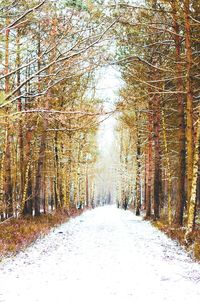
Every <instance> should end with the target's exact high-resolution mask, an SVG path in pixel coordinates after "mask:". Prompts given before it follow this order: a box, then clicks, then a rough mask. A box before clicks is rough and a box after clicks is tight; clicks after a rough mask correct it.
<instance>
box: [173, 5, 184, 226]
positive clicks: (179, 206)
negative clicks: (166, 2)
mask: <svg viewBox="0 0 200 302" xmlns="http://www.w3.org/2000/svg"><path fill="white" fill-rule="evenodd" d="M171 6H172V10H173V14H172V15H173V23H174V31H175V35H174V41H175V53H176V76H177V81H176V87H177V91H179V93H178V94H177V102H178V146H179V150H178V152H179V155H178V198H177V203H176V211H175V220H174V222H175V224H177V225H182V224H183V211H184V206H185V203H186V201H185V197H186V196H185V118H184V111H185V109H184V100H183V93H182V91H183V90H184V89H183V80H182V76H183V70H182V64H181V43H182V42H181V37H180V27H179V23H178V16H177V11H178V5H177V1H176V0H175V1H172V2H171Z"/></svg>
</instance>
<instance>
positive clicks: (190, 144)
mask: <svg viewBox="0 0 200 302" xmlns="http://www.w3.org/2000/svg"><path fill="white" fill-rule="evenodd" d="M189 6H190V1H189V0H185V1H184V17H185V48H186V64H187V65H186V66H187V72H186V92H187V106H186V121H187V123H186V139H187V202H188V203H189V202H190V197H191V188H192V174H193V157H194V129H193V89H192V80H191V70H192V46H191V25H190V9H189ZM189 207H190V205H188V208H189Z"/></svg>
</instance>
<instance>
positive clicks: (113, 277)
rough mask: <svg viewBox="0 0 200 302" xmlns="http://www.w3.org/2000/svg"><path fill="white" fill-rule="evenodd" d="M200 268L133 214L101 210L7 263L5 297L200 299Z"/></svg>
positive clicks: (1, 282)
mask: <svg viewBox="0 0 200 302" xmlns="http://www.w3.org/2000/svg"><path fill="white" fill-rule="evenodd" d="M199 298H200V265H199V264H197V263H195V262H193V261H192V260H191V259H190V258H189V257H188V256H187V255H186V253H185V252H184V251H183V250H182V249H181V248H180V247H178V246H177V244H176V243H175V242H173V241H171V240H170V239H168V238H167V237H166V236H165V235H164V234H162V233H161V232H159V231H157V230H156V229H154V228H153V227H152V226H151V225H150V224H149V223H148V222H144V221H142V220H141V219H140V218H136V217H135V216H134V215H133V214H132V213H131V212H129V211H126V212H125V211H123V210H119V209H116V208H115V207H114V206H106V207H101V208H96V209H94V210H92V211H87V212H85V213H84V214H83V215H82V216H79V217H76V218H74V219H71V220H70V221H69V222H68V223H66V224H64V225H62V226H60V227H58V228H56V229H55V230H54V231H52V232H51V233H50V234H49V235H48V236H46V237H45V238H43V239H40V240H38V241H37V242H36V243H35V244H34V245H33V246H31V247H29V248H28V249H26V251H25V252H21V253H19V254H18V255H17V256H16V257H15V258H13V259H9V260H6V261H5V262H4V263H2V264H1V265H0V302H13V301H15V302H19V301H20V302H25V301H28V302H37V301H43V302H44V301H48V302H52V301H54V302H61V301H62V302H64V301H67V302H78V301H83V302H84V301H87V302H96V301H97V302H100V301H101V302H112V301H115V302H118V301H120V302H129V301H131V302H134V301H137V302H141V301H146V300H147V299H148V300H149V301H154V302H157V301H159V302H162V301H169V302H173V301H176V302H177V301H182V302H187V301H188V302H189V301H192V302H196V301H199Z"/></svg>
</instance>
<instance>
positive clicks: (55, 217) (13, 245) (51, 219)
mask: <svg viewBox="0 0 200 302" xmlns="http://www.w3.org/2000/svg"><path fill="white" fill-rule="evenodd" d="M81 213H82V210H73V211H71V213H70V216H69V214H68V213H66V212H59V211H58V212H55V213H53V214H48V215H41V216H40V217H37V218H33V217H29V218H25V217H22V218H19V219H15V218H13V219H9V220H8V221H4V222H3V223H1V224H0V260H1V259H2V258H3V257H5V256H11V255H13V254H16V253H17V252H19V251H20V250H22V249H24V248H26V247H27V246H28V245H30V244H31V243H33V242H34V241H35V240H36V239H37V238H39V237H41V236H43V235H45V234H47V233H48V232H49V231H50V230H51V228H53V227H55V226H57V225H60V224H62V223H64V222H66V221H68V220H69V218H70V217H75V216H77V215H79V214H81Z"/></svg>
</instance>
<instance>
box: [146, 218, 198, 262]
mask: <svg viewBox="0 0 200 302" xmlns="http://www.w3.org/2000/svg"><path fill="white" fill-rule="evenodd" d="M152 224H153V225H154V226H155V227H156V228H158V229H159V230H161V231H162V232H164V233H165V234H166V235H167V236H168V237H170V238H171V239H174V240H176V241H178V242H179V244H180V245H181V246H184V247H185V248H186V250H187V251H189V252H192V255H193V257H194V258H195V259H196V260H198V261H200V228H199V225H198V226H196V230H195V231H193V232H192V233H191V234H190V238H189V240H187V242H186V240H185V233H186V228H184V227H177V226H175V225H174V226H171V227H169V225H168V224H167V222H166V221H165V220H157V221H152Z"/></svg>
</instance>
